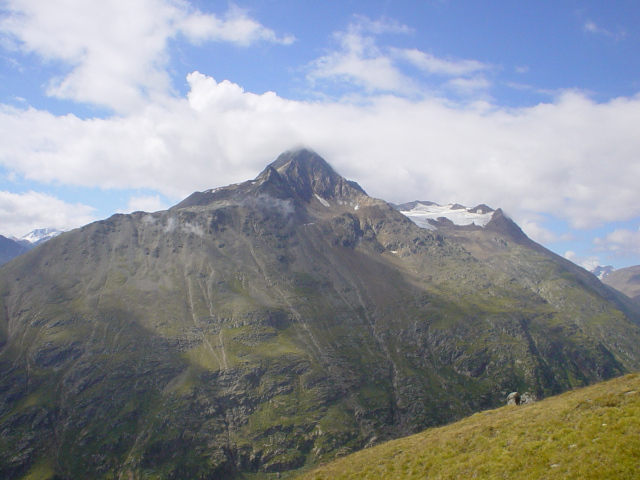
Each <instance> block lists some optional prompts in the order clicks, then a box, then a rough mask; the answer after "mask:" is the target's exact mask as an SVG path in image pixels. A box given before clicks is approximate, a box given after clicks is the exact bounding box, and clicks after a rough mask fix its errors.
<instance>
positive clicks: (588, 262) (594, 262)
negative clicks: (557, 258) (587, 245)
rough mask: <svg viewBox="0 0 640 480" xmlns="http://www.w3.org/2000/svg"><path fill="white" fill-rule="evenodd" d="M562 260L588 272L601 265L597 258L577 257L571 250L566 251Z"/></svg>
mask: <svg viewBox="0 0 640 480" xmlns="http://www.w3.org/2000/svg"><path fill="white" fill-rule="evenodd" d="M564 258H566V259H567V260H570V261H572V262H573V263H575V264H576V265H580V266H581V267H582V268H584V269H585V270H589V271H591V270H593V269H594V268H596V267H598V266H600V265H601V263H600V259H599V258H598V257H595V256H590V257H583V256H580V255H578V254H577V253H575V252H572V251H571V250H569V251H567V252H566V253H565V254H564Z"/></svg>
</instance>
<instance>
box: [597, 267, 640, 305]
mask: <svg viewBox="0 0 640 480" xmlns="http://www.w3.org/2000/svg"><path fill="white" fill-rule="evenodd" d="M592 273H593V274H594V275H596V276H597V277H598V278H600V280H602V282H604V283H605V284H607V285H609V286H610V287H613V288H615V289H616V290H618V291H620V292H622V293H624V294H625V295H627V296H628V297H629V298H631V299H633V300H634V301H636V302H638V303H640V265H636V266H632V267H626V268H621V269H619V270H616V269H615V268H613V267H611V266H608V267H597V268H595V269H594V270H592Z"/></svg>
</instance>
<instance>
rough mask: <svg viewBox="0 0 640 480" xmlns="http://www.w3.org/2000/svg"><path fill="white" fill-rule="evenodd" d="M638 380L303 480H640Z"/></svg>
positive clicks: (418, 441)
mask: <svg viewBox="0 0 640 480" xmlns="http://www.w3.org/2000/svg"><path fill="white" fill-rule="evenodd" d="M639 429H640V376H638V375H637V374H632V375H628V376H625V377H623V378H619V379H615V380H610V381H608V382H603V383H599V384H598V385H595V386H592V387H587V388H583V389H579V390H576V391H571V392H568V393H565V394H563V395H559V396H557V397H552V398H549V399H547V400H545V401H543V402H540V403H535V404H532V405H524V406H520V407H516V406H507V407H502V408H500V409H498V410H487V411H484V412H481V413H477V414H475V415H473V416H471V417H469V418H466V419H464V420H463V421H461V422H458V423H454V424H451V425H447V426H446V427H442V428H434V429H430V430H427V431H425V432H423V433H419V434H417V435H413V436H411V437H407V438H403V439H400V440H395V441H392V442H388V443H385V444H383V445H380V446H378V447H375V448H372V449H368V450H364V451H362V452H358V453H356V454H353V455H350V456H347V457H345V458H341V459H340V460H337V461H335V462H333V463H330V464H328V465H325V466H323V467H321V468H319V469H317V470H315V471H313V472H310V473H308V474H306V475H303V476H301V477H300V480H303V479H306V480H337V479H341V480H356V479H362V478H366V479H368V480H377V479H380V480H387V479H389V478H401V479H403V480H423V479H425V478H440V479H460V478H518V479H523V480H526V479H531V480H538V479H540V478H563V479H576V480H577V479H579V480H587V479H593V480H602V479H605V478H610V479H616V480H621V479H629V480H631V479H635V478H638V458H637V452H638V451H639V450H640V437H639V436H638V435H635V434H634V432H637V431H638V430H639Z"/></svg>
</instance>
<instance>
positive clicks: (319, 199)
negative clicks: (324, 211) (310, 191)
mask: <svg viewBox="0 0 640 480" xmlns="http://www.w3.org/2000/svg"><path fill="white" fill-rule="evenodd" d="M314 196H315V197H316V198H317V199H318V201H319V202H320V203H321V204H322V205H324V206H325V207H330V206H331V205H329V202H327V201H326V200H325V199H324V198H322V197H321V196H320V195H318V194H317V193H316V194H314Z"/></svg>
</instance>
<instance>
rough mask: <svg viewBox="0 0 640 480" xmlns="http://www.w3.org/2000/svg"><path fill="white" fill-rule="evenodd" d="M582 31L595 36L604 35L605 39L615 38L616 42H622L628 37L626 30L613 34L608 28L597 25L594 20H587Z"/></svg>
mask: <svg viewBox="0 0 640 480" xmlns="http://www.w3.org/2000/svg"><path fill="white" fill-rule="evenodd" d="M582 30H583V31H585V32H587V33H591V34H594V35H604V36H605V37H609V38H613V39H614V40H621V39H622V38H624V37H625V36H626V35H627V32H625V31H624V30H618V32H612V31H610V30H607V29H606V28H603V27H601V26H599V25H597V24H596V23H595V22H593V21H592V20H587V21H586V22H585V23H584V25H583V26H582Z"/></svg>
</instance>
